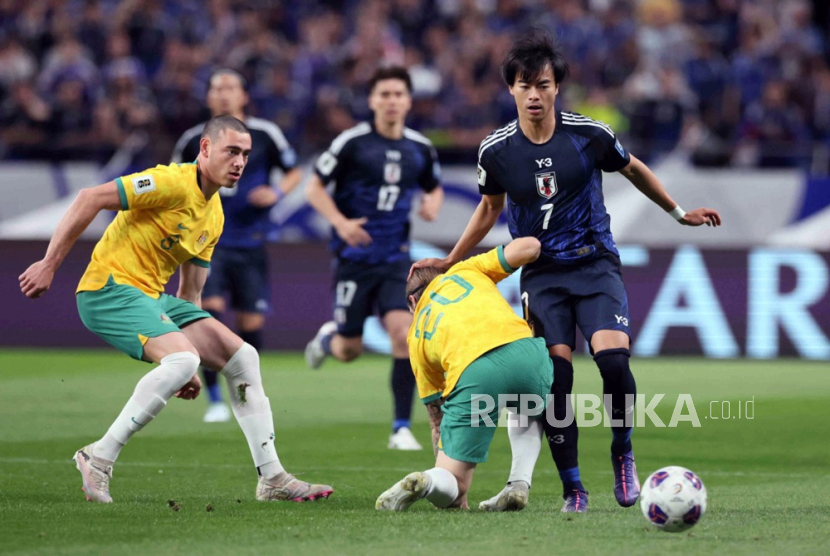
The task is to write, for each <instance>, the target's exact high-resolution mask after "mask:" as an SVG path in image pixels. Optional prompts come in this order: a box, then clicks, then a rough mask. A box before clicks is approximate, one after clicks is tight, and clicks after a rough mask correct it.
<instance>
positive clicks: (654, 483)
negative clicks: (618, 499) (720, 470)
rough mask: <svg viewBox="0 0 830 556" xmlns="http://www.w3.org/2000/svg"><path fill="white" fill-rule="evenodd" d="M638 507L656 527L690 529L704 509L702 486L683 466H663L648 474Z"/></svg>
mask: <svg viewBox="0 0 830 556" xmlns="http://www.w3.org/2000/svg"><path fill="white" fill-rule="evenodd" d="M640 508H641V509H642V510H643V515H644V516H646V519H647V520H648V521H649V522H650V523H651V524H652V525H654V526H656V527H657V528H658V529H662V530H663V531H668V532H670V533H678V532H680V531H685V530H686V529H690V528H691V527H693V526H694V524H695V523H697V522H698V521H699V520H700V518H701V517H702V516H703V514H704V513H705V512H706V487H705V486H703V481H701V480H700V477H698V476H697V475H695V474H694V473H692V472H691V471H689V470H688V469H686V468H685V467H677V466H671V467H664V468H663V469H658V470H657V471H655V472H654V473H652V474H651V475H649V476H648V479H646V482H645V483H644V484H643V490H642V492H641V493H640Z"/></svg>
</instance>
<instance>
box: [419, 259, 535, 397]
mask: <svg viewBox="0 0 830 556" xmlns="http://www.w3.org/2000/svg"><path fill="white" fill-rule="evenodd" d="M514 271H515V269H513V268H510V265H508V264H507V260H506V259H505V257H504V248H503V247H502V246H499V247H497V248H496V249H493V250H491V251H488V252H487V253H484V254H482V255H478V256H475V257H472V258H470V259H467V260H465V261H462V262H460V263H457V264H455V265H453V266H452V268H450V269H449V270H448V271H447V273H446V274H441V275H439V276H438V277H437V278H435V279H434V280H433V281H432V282H431V283H430V285H429V286H428V287H427V288H426V290H424V293H423V295H422V296H421V299H419V300H418V305H417V306H416V307H415V316H414V318H413V321H412V325H411V326H410V328H409V333H408V335H407V338H406V340H407V343H408V345H409V358H410V360H411V361H412V370H413V372H414V373H415V380H416V382H417V384H418V395H419V396H420V397H421V400H422V401H423V402H424V403H429V402H431V401H434V400H436V399H438V398H439V397H444V398H446V397H447V396H448V395H449V394H450V392H452V389H453V388H454V387H455V385H456V383H458V379H459V378H460V377H461V373H463V372H464V369H466V368H467V366H468V365H470V363H472V362H473V361H475V360H476V359H478V358H479V357H480V356H482V355H484V354H485V353H487V352H488V351H490V350H492V349H495V348H497V347H499V346H503V345H505V344H508V343H510V342H514V341H516V340H521V339H523V338H531V337H532V334H531V331H530V327H529V326H528V325H527V323H526V322H525V321H524V320H523V319H521V318H520V317H519V316H518V315H516V313H515V312H514V311H513V309H512V308H511V307H510V305H509V304H508V303H507V301H506V300H505V299H504V297H502V295H501V293H500V292H499V290H498V288H497V287H496V283H498V282H500V281H501V280H503V279H505V278H506V277H508V276H509V275H510V274H511V273H513V272H514Z"/></svg>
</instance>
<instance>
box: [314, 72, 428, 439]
mask: <svg viewBox="0 0 830 556" xmlns="http://www.w3.org/2000/svg"><path fill="white" fill-rule="evenodd" d="M369 89H370V93H369V107H370V108H371V109H372V111H373V112H374V115H375V116H374V120H373V121H372V122H364V123H362V124H360V125H358V126H355V127H353V128H352V129H349V130H347V131H345V132H343V133H342V134H341V135H340V136H339V137H337V138H336V139H335V140H334V141H333V142H332V144H331V146H330V147H329V149H328V150H327V151H326V152H324V153H323V154H322V155H321V156H320V158H319V160H318V161H317V165H316V171H315V175H314V176H312V177H311V179H310V182H309V184H308V186H307V189H306V195H307V197H308V201H309V203H310V204H311V206H313V207H314V209H315V210H316V211H317V212H319V213H320V214H321V215H322V216H323V217H324V218H325V219H326V220H328V221H329V223H330V224H331V225H332V229H333V231H332V240H331V249H332V252H333V253H334V254H335V257H336V271H335V274H336V276H335V298H336V299H335V309H334V321H333V322H329V323H326V324H324V325H323V327H322V328H321V329H320V332H318V333H317V336H315V338H314V339H313V340H312V341H311V342H309V344H308V346H307V347H306V361H307V363H308V365H309V366H310V367H312V368H317V367H319V366H320V365H321V364H322V363H323V360H324V359H325V357H326V356H327V355H333V356H334V357H335V358H336V359H339V360H340V361H351V360H353V359H355V358H356V357H358V356H359V355H360V353H361V351H362V350H363V341H362V336H363V323H364V321H365V320H366V318H367V317H369V316H370V315H372V314H373V313H375V312H377V313H379V314H380V317H381V319H382V321H383V326H384V327H385V328H386V331H387V332H388V333H389V337H390V339H391V341H392V356H393V357H394V362H393V366H392V392H393V396H394V400H395V418H394V421H393V425H392V435H391V436H390V438H389V448H392V449H399V450H420V449H421V446H420V444H418V442H417V440H415V437H414V436H413V435H412V432H411V431H410V428H409V419H410V414H411V411H412V398H413V394H414V388H415V377H414V375H413V373H412V366H411V365H410V362H409V351H408V349H407V345H406V335H407V332H408V331H409V326H410V323H411V322H412V315H411V314H410V313H409V309H408V308H407V306H406V294H405V290H406V277H407V273H408V270H409V266H410V264H411V261H410V256H409V212H410V209H411V207H412V200H413V198H414V197H415V194H416V192H417V190H418V189H421V190H422V191H423V194H422V195H421V206H420V211H419V215H420V217H421V218H423V219H424V220H427V221H432V220H435V218H436V216H437V215H438V209H439V208H440V206H441V202H442V201H443V198H444V193H443V189H442V188H441V186H440V168H439V165H438V157H437V154H436V152H435V149H434V148H433V146H432V143H430V141H429V140H428V139H427V138H426V137H424V136H423V135H421V134H420V133H417V132H416V131H413V130H411V129H408V128H406V127H404V120H405V118H406V114H407V112H408V111H409V108H410V106H411V104H412V99H411V96H410V93H411V90H412V84H411V81H410V79H409V73H408V72H407V71H406V69H404V68H400V67H389V68H381V69H379V70H377V71H376V72H375V74H374V75H373V76H372V78H371V80H370V81H369ZM332 181H333V182H335V187H334V191H333V193H332V194H331V195H329V193H328V192H327V191H326V189H325V186H326V184H328V183H329V182H332Z"/></svg>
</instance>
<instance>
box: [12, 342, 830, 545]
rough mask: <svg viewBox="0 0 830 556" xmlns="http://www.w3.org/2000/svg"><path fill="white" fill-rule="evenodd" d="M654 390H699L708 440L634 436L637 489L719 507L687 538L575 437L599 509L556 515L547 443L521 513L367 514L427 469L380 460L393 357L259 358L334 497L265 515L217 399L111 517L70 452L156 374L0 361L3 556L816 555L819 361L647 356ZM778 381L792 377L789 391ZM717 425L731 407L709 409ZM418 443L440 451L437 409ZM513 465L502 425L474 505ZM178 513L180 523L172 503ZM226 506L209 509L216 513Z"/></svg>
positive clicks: (639, 367)
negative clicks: (655, 524)
mask: <svg viewBox="0 0 830 556" xmlns="http://www.w3.org/2000/svg"><path fill="white" fill-rule="evenodd" d="M632 364H633V369H634V373H635V376H636V378H637V383H638V387H639V389H640V392H641V393H644V394H646V395H647V396H649V397H650V395H651V394H654V393H657V392H660V393H664V394H666V397H665V398H664V400H663V401H662V402H661V403H660V405H659V406H658V409H657V413H658V414H659V415H660V417H661V418H662V419H663V420H664V421H665V422H666V423H668V421H669V419H670V417H671V413H672V410H673V408H674V402H675V400H676V399H677V394H678V393H690V394H692V396H693V398H694V400H695V403H696V408H697V412H698V416H699V418H700V421H701V425H702V426H701V427H700V428H692V426H691V424H690V423H680V424H679V426H678V427H677V428H654V427H651V426H648V427H646V428H643V429H637V430H635V432H634V436H633V440H634V446H635V453H636V454H637V463H638V468H639V474H640V478H641V479H645V477H646V476H647V475H648V474H649V473H650V472H651V471H654V470H655V469H657V468H658V467H662V466H664V465H671V464H674V465H683V466H686V467H689V468H691V469H693V470H694V471H696V472H697V473H699V474H700V475H701V477H702V478H703V480H704V482H705V484H706V486H707V489H708V491H709V496H710V499H709V510H708V512H707V514H706V515H705V516H704V518H703V519H702V520H701V522H700V524H699V525H698V526H697V527H695V528H693V529H692V530H691V531H690V532H688V533H681V534H675V535H671V534H667V533H662V532H659V531H657V530H654V529H653V528H651V527H650V526H648V524H647V523H646V522H645V520H644V519H643V517H642V515H641V514H640V510H639V507H635V508H630V509H623V508H620V507H618V506H617V505H616V502H615V501H614V496H613V493H612V489H611V487H612V479H613V476H612V474H611V466H610V463H609V457H608V445H609V442H610V433H609V431H608V430H606V429H605V428H603V427H595V428H583V429H582V430H581V431H580V466H581V469H582V477H583V479H584V481H585V483H586V486H587V488H588V489H589V491H590V492H591V500H590V501H591V506H590V508H591V509H590V513H589V514H588V515H586V516H566V515H563V514H560V513H559V511H558V510H559V508H560V506H561V503H562V501H561V487H560V485H559V480H558V475H557V473H556V469H555V467H554V465H553V462H552V461H551V458H550V455H549V453H548V450H547V448H546V447H544V446H543V448H542V450H543V451H542V454H541V455H540V458H539V463H538V465H537V468H536V472H535V475H534V484H533V489H532V490H531V500H530V506H529V507H528V508H527V509H526V510H525V511H523V512H520V513H515V514H482V513H478V512H475V511H473V512H459V511H452V512H440V511H436V510H434V509H433V508H432V507H431V506H430V505H429V504H427V503H424V502H422V503H419V504H416V505H415V506H413V508H412V509H411V510H410V511H409V512H406V513H403V514H388V513H381V512H377V511H375V510H374V500H375V498H376V497H377V496H378V494H380V493H381V492H382V491H383V490H385V489H386V488H388V487H389V486H390V485H391V484H393V483H394V482H395V481H397V480H399V479H400V478H402V477H403V476H404V475H405V474H406V473H408V472H409V471H413V470H418V469H426V468H429V467H431V466H432V463H433V460H432V457H431V455H430V454H429V453H428V452H426V451H425V452H415V453H413V452H394V451H390V450H387V449H386V447H385V446H386V439H387V435H388V434H389V422H390V412H391V401H390V396H389V393H388V372H389V366H390V365H389V360H388V359H387V358H384V357H377V356H369V357H363V358H361V359H359V360H358V361H357V362H355V363H353V364H351V365H341V364H337V363H332V362H327V363H326V365H325V366H324V367H323V368H322V369H321V370H320V371H309V370H307V369H305V368H304V364H303V362H302V358H301V356H299V355H297V354H281V355H275V354H268V355H265V356H264V357H263V374H264V381H265V387H266V390H267V392H268V395H269V397H270V398H271V404H272V406H273V410H274V417H275V421H276V424H275V432H276V436H277V449H278V450H279V453H280V458H281V459H282V461H283V463H284V464H285V466H286V467H287V468H288V469H289V470H290V471H292V472H294V473H297V474H299V475H300V476H301V477H302V478H304V479H306V480H313V481H321V482H329V483H330V484H333V485H334V487H335V489H336V492H335V494H334V495H333V496H332V498H331V499H329V500H327V501H319V502H315V503H308V504H288V503H278V504H273V503H272V504H262V503H257V502H255V501H254V499H253V494H254V487H255V482H256V474H255V471H254V469H253V466H252V464H251V461H250V454H249V453H248V449H247V445H246V443H245V441H244V437H243V436H242V433H241V432H240V431H239V429H238V427H237V426H236V424H235V423H228V424H218V425H206V424H203V423H202V422H201V416H202V412H203V410H204V408H205V406H204V401H203V400H201V399H199V400H196V401H194V402H185V401H181V400H171V402H170V404H169V405H168V407H167V408H166V409H165V410H164V412H162V414H161V415H160V416H159V418H158V419H156V421H155V422H154V423H153V424H152V425H150V426H148V427H147V429H146V430H144V431H141V433H139V434H137V435H136V436H135V437H134V438H133V440H132V441H131V443H130V445H129V446H128V447H127V448H125V449H124V452H123V453H122V456H121V458H120V459H119V461H118V463H117V464H116V466H115V473H114V479H113V482H112V495H113V497H114V499H115V503H114V504H112V505H108V506H101V505H93V504H89V503H86V502H85V501H84V498H83V493H82V492H81V491H80V477H79V476H78V473H77V471H75V469H74V467H73V465H72V463H71V462H70V461H69V458H70V457H71V456H72V454H73V452H74V450H76V449H77V448H80V447H81V446H83V445H85V444H86V443H88V442H89V441H91V440H94V439H95V438H97V437H100V436H101V434H103V432H104V431H105V430H106V427H107V426H108V425H109V423H110V422H111V421H112V419H114V418H115V416H116V415H117V414H118V412H119V411H120V409H121V407H122V406H123V404H124V402H125V401H126V400H127V398H128V397H129V396H130V394H131V393H132V389H133V388H134V386H135V383H136V382H137V380H138V379H139V377H140V376H141V375H142V373H143V372H146V371H147V370H148V369H149V368H150V367H149V366H147V365H145V364H142V363H138V362H132V361H130V360H128V359H127V358H125V357H124V356H121V355H119V354H117V353H114V352H110V351H81V350H78V351H60V350H38V351H26V350H4V351H0V553H12V554H14V553H20V554H35V553H37V554H105V553H106V554H113V553H118V554H119V555H129V554H146V553H151V552H152V553H158V552H164V551H176V552H180V553H183V554H187V553H197V552H198V553H200V554H224V553H227V552H228V551H233V552H234V553H236V554H261V553H262V552H263V551H267V552H268V553H274V552H276V553H293V554H297V553H300V554H303V553H311V552H314V553H316V554H357V553H360V554H388V553H392V552H394V553H396V554H416V553H418V554H422V553H425V552H426V551H438V550H440V551H442V552H444V551H449V550H451V551H453V552H455V553H458V554H480V553H482V552H485V551H486V552H491V551H497V550H509V551H511V552H512V553H516V552H525V551H526V552H531V551H537V550H539V549H540V548H542V549H546V550H557V551H562V550H570V549H577V550H580V551H582V552H583V553H585V554H607V553H608V552H609V551H617V552H620V551H621V552H622V553H635V552H636V553H638V554H652V553H666V552H667V551H668V552H671V553H674V554H699V553H713V552H716V551H717V552H719V553H728V554H759V553H760V554H763V553H770V554H773V553H782V552H786V553H788V554H808V553H815V554H819V553H823V552H824V550H825V547H826V539H827V537H828V535H830V507H829V506H828V502H827V501H828V500H830V481H828V479H830V471H828V468H827V462H828V461H830V447H828V445H827V443H826V442H825V441H824V440H822V438H824V439H826V432H825V427H826V400H827V399H828V396H830V372H828V371H827V369H826V365H823V364H820V363H810V362H802V361H795V360H785V361H768V362H754V361H712V360H709V361H707V360H702V359H667V358H661V359H651V360H648V359H634V360H632ZM575 367H576V375H575V381H576V384H575V391H577V392H591V393H595V394H599V393H600V392H601V382H600V380H599V376H598V373H597V372H596V369H595V366H594V364H593V362H592V361H590V360H589V359H577V360H576V362H575ZM782 377H785V378H786V380H782ZM752 396H755V418H754V419H753V420H747V419H745V418H744V419H740V420H739V419H730V420H724V419H719V420H717V421H715V420H712V419H706V418H705V417H706V416H708V415H709V402H710V401H712V400H717V401H718V402H720V401H723V400H727V401H730V402H731V406H732V413H733V415H736V404H737V402H738V401H739V400H740V401H743V402H745V401H746V400H748V399H750V398H751V397H752ZM712 407H713V409H714V411H715V416H720V404H714V405H713V406H712ZM415 416H416V418H415V423H414V425H413V428H414V431H415V434H416V436H417V437H418V438H419V439H420V440H421V442H422V443H424V444H427V441H428V433H427V425H426V419H425V418H424V417H425V412H424V410H423V409H421V408H420V407H416V408H415ZM509 464H510V456H509V447H508V444H507V438H506V434H505V432H504V431H503V430H499V431H497V433H496V440H495V442H494V445H493V447H492V448H491V454H490V461H489V462H488V463H486V464H483V465H481V466H479V468H478V470H477V471H476V476H475V480H474V484H473V490H472V492H471V493H470V500H471V503H477V502H478V501H480V500H483V499H485V498H487V497H489V496H491V495H492V494H494V493H495V492H497V491H498V490H499V489H500V488H501V487H502V485H503V482H504V480H505V479H506V476H507V472H508V469H509ZM168 499H174V500H176V501H177V502H178V503H179V505H180V508H181V509H180V510H179V511H178V512H174V511H173V510H172V509H171V508H170V507H169V506H168V504H167V500H168ZM208 504H210V505H211V506H212V509H213V511H211V512H208V511H206V507H207V505H208Z"/></svg>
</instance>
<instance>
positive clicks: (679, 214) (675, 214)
mask: <svg viewBox="0 0 830 556" xmlns="http://www.w3.org/2000/svg"><path fill="white" fill-rule="evenodd" d="M669 216H671V217H672V218H674V219H675V220H677V221H678V222H680V221H681V220H683V217H684V216H686V211H685V210H683V209H682V208H680V205H677V206H676V207H674V209H673V210H672V211H671V212H669Z"/></svg>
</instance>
